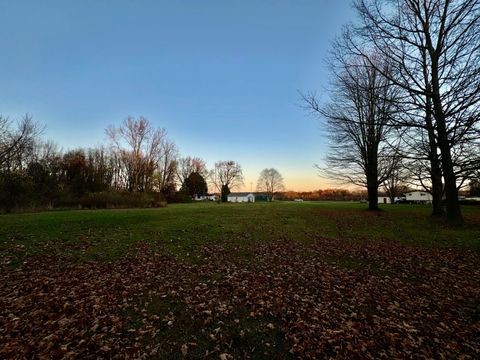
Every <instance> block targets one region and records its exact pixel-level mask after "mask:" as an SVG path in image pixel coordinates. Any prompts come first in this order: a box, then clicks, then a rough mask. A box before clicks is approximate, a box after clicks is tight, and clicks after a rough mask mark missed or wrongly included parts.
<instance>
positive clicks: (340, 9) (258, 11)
mask: <svg viewBox="0 0 480 360" xmlns="http://www.w3.org/2000/svg"><path fill="white" fill-rule="evenodd" d="M353 17H354V14H353V10H352V8H351V6H350V1H348V0H291V1H282V0H277V1H273V0H262V1H258V0H251V1H249V0H242V1H228V0H218V1H209V0H203V1H198V0H191V1H188V0H184V1H174V0H171V1H161V0H157V1H146V0H144V1H143V0H125V1H120V0H116V1H113V0H111V1H107V0H82V1H73V0H72V1H67V0H65V1H48V0H44V1H23V0H15V1H14V0H0V24H1V27H2V35H1V36H0V51H1V53H2V55H1V56H0V83H1V86H0V115H2V116H8V117H10V118H11V119H17V118H20V117H21V116H22V115H24V114H26V113H28V114H30V115H31V116H33V118H34V120H36V121H38V122H40V123H41V124H44V125H45V130H44V133H43V137H44V138H46V139H51V140H54V141H55V142H56V143H57V144H58V145H59V146H60V147H61V148H63V149H64V150H67V149H74V148H78V147H93V146H97V145H101V144H106V143H107V139H106V136H105V131H104V130H105V128H106V127H107V126H108V125H116V126H118V125H119V124H120V123H121V122H122V121H123V120H124V119H126V118H127V116H129V115H130V116H134V117H138V116H144V117H146V118H147V119H149V121H150V122H151V123H152V124H153V125H154V126H155V127H163V128H165V129H166V130H167V131H168V134H169V138H170V139H171V140H173V141H174V142H175V143H176V144H177V146H178V147H179V150H180V154H181V155H182V156H198V157H201V158H203V159H204V160H205V161H206V162H207V165H208V166H209V167H212V166H213V164H214V163H215V161H218V160H235V161H237V162H238V163H240V165H241V166H242V168H243V173H244V177H245V185H244V187H243V189H239V190H245V191H250V190H255V184H256V180H257V177H258V175H259V173H260V171H261V170H262V169H264V168H271V167H274V168H276V169H278V170H279V171H280V173H281V174H282V175H283V177H284V179H285V186H286V188H287V189H289V190H297V191H303V190H305V191H308V190H313V189H318V188H326V187H333V186H335V187H339V185H338V184H335V183H332V182H329V181H328V180H325V179H321V178H320V177H319V176H318V173H317V171H316V169H315V167H314V164H321V163H322V161H323V159H324V157H325V154H326V151H327V140H326V138H325V134H324V133H323V132H322V124H321V121H319V120H318V119H315V118H313V117H311V116H309V115H308V114H307V112H306V111H305V109H304V108H303V107H302V102H301V99H300V93H301V92H304V93H305V92H312V91H313V92H317V94H318V95H319V96H324V95H325V92H326V88H327V87H328V78H329V73H328V69H327V66H326V64H325V58H326V56H327V55H328V51H329V48H330V45H331V41H332V40H334V38H335V36H337V35H339V34H340V32H341V28H342V26H343V25H344V24H346V23H347V22H349V21H351V20H353Z"/></svg>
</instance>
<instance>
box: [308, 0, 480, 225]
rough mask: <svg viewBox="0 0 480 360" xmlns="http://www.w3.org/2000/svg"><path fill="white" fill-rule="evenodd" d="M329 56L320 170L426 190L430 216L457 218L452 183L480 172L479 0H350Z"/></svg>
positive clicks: (321, 104)
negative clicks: (351, 17)
mask: <svg viewBox="0 0 480 360" xmlns="http://www.w3.org/2000/svg"><path fill="white" fill-rule="evenodd" d="M353 5H354V8H355V10H356V13H357V15H358V16H357V19H356V22H354V23H352V24H349V25H347V26H345V28H344V31H343V33H342V35H341V36H340V37H339V38H338V39H337V40H336V41H335V43H334V46H333V47H332V51H331V55H330V57H329V64H330V66H331V74H332V81H331V86H330V90H329V95H328V99H325V98H322V97H319V96H318V95H316V94H314V93H310V94H304V95H303V99H304V101H305V103H306V106H307V108H308V109H309V110H311V111H312V112H313V113H314V114H316V115H319V116H320V117H321V118H322V119H323V120H324V121H325V124H326V133H327V135H328V137H329V140H330V144H331V145H330V150H329V153H328V155H327V158H326V166H321V167H319V169H320V171H321V173H322V174H323V175H324V176H328V177H332V178H335V179H340V180H341V181H343V182H345V183H351V184H356V185H360V186H363V187H365V188H366V189H367V192H368V200H369V208H370V209H371V210H377V209H378V202H377V199H378V189H379V188H380V187H382V186H383V187H385V188H386V189H387V191H388V192H389V194H390V195H392V196H393V195H395V193H397V192H398V189H399V188H401V187H402V186H412V185H413V186H418V187H422V188H424V189H425V190H427V191H428V192H430V193H431V194H432V198H433V204H432V207H433V209H432V214H433V215H438V216H444V215H446V218H447V219H448V221H449V222H451V223H453V224H461V223H463V216H462V212H461V209H460V206H459V197H458V194H459V190H460V189H462V188H463V187H465V186H466V185H468V184H470V187H471V188H473V187H474V185H475V184H478V179H479V178H480V108H479V107H480V37H479V36H478V34H479V33H480V1H479V0H464V1H460V0H459V1H452V0H432V1H424V0H405V1H385V0H355V1H354V2H353Z"/></svg>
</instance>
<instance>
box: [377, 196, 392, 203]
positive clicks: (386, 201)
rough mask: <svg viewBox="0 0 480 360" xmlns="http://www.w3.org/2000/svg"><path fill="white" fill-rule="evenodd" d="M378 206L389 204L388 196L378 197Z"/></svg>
mask: <svg viewBox="0 0 480 360" xmlns="http://www.w3.org/2000/svg"><path fill="white" fill-rule="evenodd" d="M378 203H379V204H391V203H392V202H391V201H390V198H389V197H388V196H379V197H378Z"/></svg>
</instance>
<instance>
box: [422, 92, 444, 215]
mask: <svg viewBox="0 0 480 360" xmlns="http://www.w3.org/2000/svg"><path fill="white" fill-rule="evenodd" d="M428 91H430V89H429V88H428ZM431 103H432V100H431V97H430V96H428V95H427V101H426V113H425V125H426V128H427V133H428V145H429V154H428V157H429V160H430V179H431V181H432V189H431V191H432V207H433V209H432V215H433V216H443V215H445V211H444V209H443V206H442V195H443V183H442V169H441V167H440V160H439V158H438V153H437V150H438V147H437V142H436V140H435V129H434V127H433V122H432V108H431V106H432V104H431Z"/></svg>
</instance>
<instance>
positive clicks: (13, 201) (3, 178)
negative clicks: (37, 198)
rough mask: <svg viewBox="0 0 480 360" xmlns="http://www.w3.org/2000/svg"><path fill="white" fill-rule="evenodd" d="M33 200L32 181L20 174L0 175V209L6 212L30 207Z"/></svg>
mask: <svg viewBox="0 0 480 360" xmlns="http://www.w3.org/2000/svg"><path fill="white" fill-rule="evenodd" d="M32 198H33V185H32V179H31V178H30V177H29V176H27V175H25V174H23V173H21V172H3V173H1V174H0V208H1V209H3V210H4V211H6V212H10V211H12V210H13V209H14V208H16V207H22V206H29V205H31V204H30V202H31V199H32Z"/></svg>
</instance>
